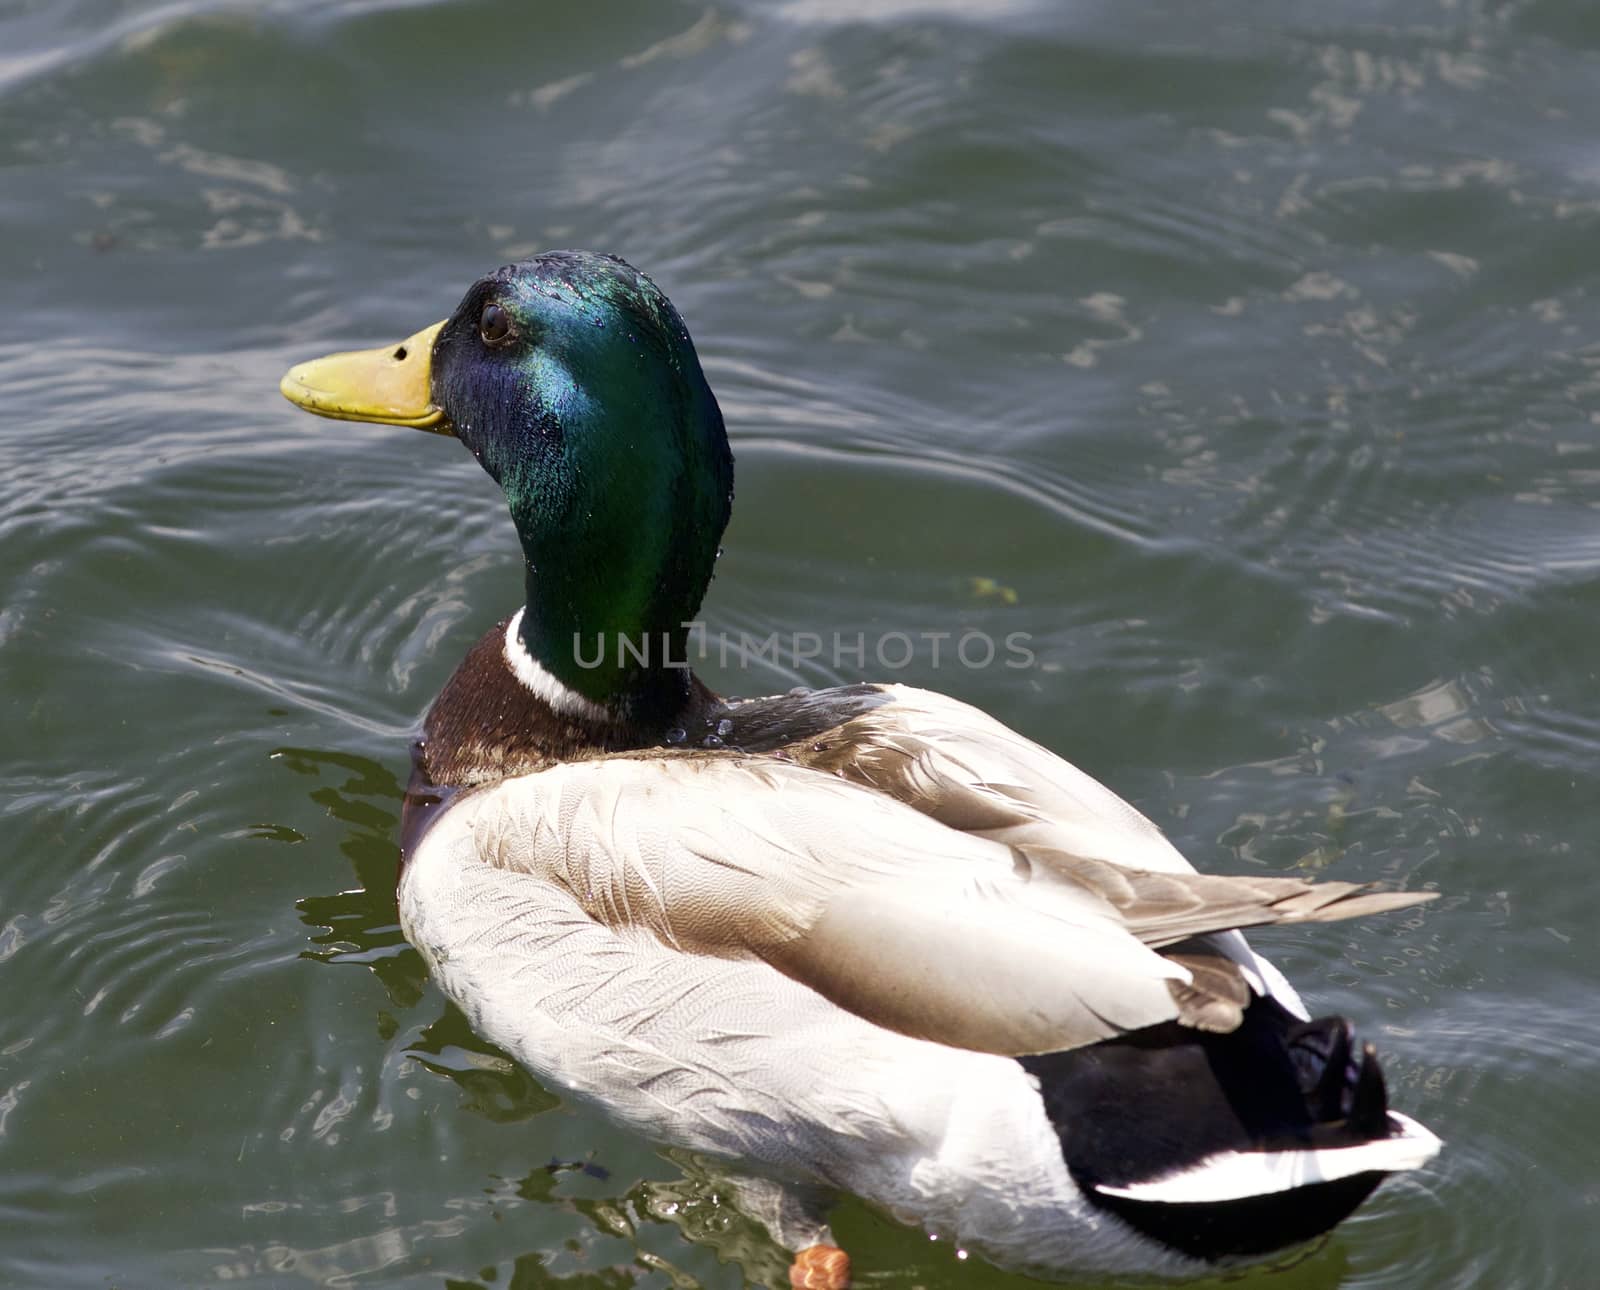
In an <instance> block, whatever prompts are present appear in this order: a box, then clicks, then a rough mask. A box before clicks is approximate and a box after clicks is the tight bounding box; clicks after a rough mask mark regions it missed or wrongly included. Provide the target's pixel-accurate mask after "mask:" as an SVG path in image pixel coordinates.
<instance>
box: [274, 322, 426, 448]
mask: <svg viewBox="0 0 1600 1290" xmlns="http://www.w3.org/2000/svg"><path fill="white" fill-rule="evenodd" d="M443 326H444V323H442V322H437V323H434V325H433V326H432V327H424V328H423V329H422V330H421V331H419V332H418V333H417V334H416V335H415V336H408V337H407V338H406V339H405V340H403V341H401V342H400V343H399V344H398V345H388V346H384V347H383V348H381V349H357V350H350V351H348V352H347V353H343V354H329V355H328V356H327V357H326V358H314V359H312V360H311V361H310V362H309V363H297V364H295V365H294V366H293V367H291V368H290V369H289V370H288V372H287V373H286V374H285V375H284V378H283V380H281V381H280V382H278V389H279V390H280V391H282V393H283V397H284V398H286V399H288V400H289V402H290V403H293V404H295V405H296V406H297V407H302V408H304V409H305V410H306V411H307V412H315V413H316V414H317V415H318V416H319V417H333V418H334V419H335V420H338V421H377V422H381V423H382V424H384V425H391V426H411V427H413V428H414V429H417V430H431V431H433V432H434V433H435V434H448V435H453V434H454V433H455V431H454V429H452V428H451V425H450V422H449V420H448V419H447V418H446V417H445V415H444V409H442V408H440V407H438V406H437V405H436V404H435V403H434V401H433V384H432V374H433V341H434V337H436V336H437V335H438V334H439V328H441V327H443Z"/></svg>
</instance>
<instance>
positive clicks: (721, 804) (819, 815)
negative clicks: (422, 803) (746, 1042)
mask: <svg viewBox="0 0 1600 1290" xmlns="http://www.w3.org/2000/svg"><path fill="white" fill-rule="evenodd" d="M460 806H461V807H463V808H466V807H468V804H467V802H465V801H463V802H462V803H461V804H460ZM455 809H458V808H452V810H455ZM468 809H469V811H470V820H471V825H470V827H471V829H472V835H473V848H474V851H475V853H476V854H477V856H478V858H479V859H480V860H481V861H482V862H484V863H487V864H489V865H492V866H495V867H498V868H502V869H507V870H514V871H519V872H523V873H528V874H532V875H534V876H536V877H538V878H539V879H540V880H541V881H545V882H548V883H551V884H554V885H556V886H557V887H558V888H560V889H561V890H562V891H563V892H564V893H565V894H567V895H570V897H571V898H573V899H575V900H576V901H577V903H578V904H579V906H580V907H581V908H582V909H583V910H584V911H585V912H586V913H587V914H588V916H589V917H590V918H592V919H593V920H595V921H596V922H597V923H600V924H602V925H604V926H606V927H608V928H610V929H612V930H613V931H614V932H615V933H616V934H617V935H618V937H619V938H621V939H622V940H623V941H626V940H627V939H628V938H630V937H640V936H648V937H651V938H653V939H655V940H656V941H658V942H660V943H661V944H665V945H668V946H670V947H672V948H674V949H677V950H679V951H681V952H683V953H685V954H692V955H704V956H710V957H714V958H733V959H759V960H762V961H764V962H766V963H768V964H770V965H771V966H772V967H774V968H776V969H778V970H779V971H781V972H782V973H784V974H785V975H787V976H789V977H791V978H793V979H794V980H796V981H798V982H800V983H802V984H804V985H806V986H809V987H810V988H812V989H814V990H816V991H817V992H818V993H819V994H821V995H823V996H824V997H826V998H828V999H829V1000H831V1001H832V1002H834V1003H835V1004H837V1005H838V1006H840V1007H842V1008H845V1009H847V1010H848V1011H850V1012H852V1013H855V1014H856V1015H858V1016H860V1017H863V1018H865V1019H867V1020H869V1021H871V1022H873V1023H874V1024H877V1025H880V1026H884V1027H886V1028H888V1029H891V1030H895V1031H899V1032H901V1033H903V1034H908V1035H912V1036H915V1037H918V1038H923V1039H929V1040H933V1041H935V1042H938V1043H943V1044H948V1045H952V1046H955V1047H960V1048H968V1049H974V1050H977V1051H981V1052H993V1053H1007V1054H1019V1053H1030V1052H1052V1051H1058V1050H1061V1049H1065V1048H1073V1047H1077V1046H1080V1045H1083V1044H1088V1043H1092V1042H1095V1041H1097V1040H1100V1039H1105V1038H1109V1037H1111V1036H1113V1035H1117V1034H1120V1033H1123V1032H1125V1031H1128V1030H1133V1029H1138V1028H1141V1027H1145V1026H1149V1025H1154V1024H1157V1023H1159V1022H1162V1021H1167V1020H1172V1019H1179V1018H1182V1017H1183V1016H1184V1012H1185V1005H1184V1002H1183V1001H1184V998H1185V997H1186V995H1187V994H1189V993H1192V992H1193V988H1194V981H1195V979H1196V971H1195V969H1194V968H1192V967H1190V966H1186V965H1185V964H1184V963H1182V962H1179V961H1175V960H1173V959H1170V958H1167V957H1164V956H1162V955H1161V954H1159V953H1157V952H1156V950H1155V949H1153V948H1151V945H1149V944H1146V943H1145V941H1144V940H1143V939H1142V934H1151V935H1152V936H1153V939H1154V940H1155V941H1156V942H1157V943H1165V940H1166V939H1170V934H1171V933H1173V930H1174V929H1175V928H1176V927H1179V926H1181V927H1182V929H1183V934H1184V935H1187V934H1189V929H1191V928H1194V929H1198V930H1200V931H1215V930H1221V929H1225V928H1231V927H1237V926H1241V925H1248V924H1251V923H1258V922H1276V921H1283V920H1286V919H1293V920H1299V919H1303V918H1326V917H1337V916H1338V914H1337V913H1336V912H1332V913H1330V912H1329V911H1330V910H1336V908H1337V904H1338V902H1339V900H1340V899H1351V898H1355V899H1359V898H1356V897H1353V896H1352V890H1353V889H1351V888H1350V887H1349V885H1348V884H1326V885H1325V887H1324V888H1319V889H1317V890H1319V891H1325V892H1326V898H1324V897H1321V896H1319V897H1318V898H1317V900H1316V901H1311V900H1310V899H1309V898H1307V897H1306V896H1305V893H1306V892H1307V891H1309V890H1312V888H1311V887H1310V884H1307V883H1302V882H1299V881H1297V880H1294V879H1276V880H1272V879H1252V880H1248V882H1249V886H1248V889H1246V888H1239V889H1237V890H1235V889H1232V888H1228V887H1226V884H1227V883H1228V881H1229V880H1227V879H1220V878H1203V879H1194V880H1195V881H1199V882H1204V883H1207V884H1212V886H1211V888H1210V889H1209V890H1208V892H1207V896H1206V898H1207V899H1211V900H1215V901H1216V902H1217V910H1218V912H1217V915H1216V917H1215V918H1213V919H1208V918H1207V917H1206V915H1205V913H1204V912H1203V904H1204V901H1203V900H1199V899H1190V900H1187V901H1182V900H1180V899H1179V898H1178V897H1177V896H1176V895H1175V893H1174V890H1173V884H1175V883H1176V884H1177V885H1178V886H1179V887H1181V886H1182V883H1183V878H1182V877H1181V876H1177V875H1169V874H1161V875H1146V874H1139V873H1134V872H1132V871H1127V870H1116V871H1115V872H1114V873H1111V874H1109V875H1108V874H1105V873H1088V874H1086V875H1085V877H1086V879H1087V880H1086V881H1074V880H1072V879H1071V878H1070V877H1069V876H1067V872H1066V871H1065V870H1062V871H1060V872H1057V871H1056V870H1054V869H1050V870H1049V871H1048V872H1047V873H1045V874H1044V875H1041V872H1040V870H1039V867H1038V866H1037V865H1036V864H1034V863H1033V862H1032V861H1030V860H1029V859H1028V857H1027V856H1026V855H1025V854H1024V853H1023V852H1022V851H1021V850H1020V849H1018V848H1013V847H1011V846H1008V845H1006V844H1004V843H1002V842H998V841H995V840H992V839H988V838H983V837H978V836H975V835H974V834H971V833H965V832H961V831H959V830H956V829H952V828H948V827H945V826H944V825H942V824H940V823H939V822H938V821H937V820H935V819H933V818H931V817H930V816H928V815H925V814H921V813H919V812H917V811H914V810H910V809H908V808H907V807H905V806H904V805H902V804H901V803H899V802H896V801H895V800H893V799H891V798H889V797H885V796H883V795H882V794H879V793H874V792H870V791H867V790H866V789H864V788H863V787H861V786H860V785H857V784H852V783H850V782H849V781H847V780H845V779H842V778H839V777H836V776H830V775H827V774H824V773H822V772H820V771H817V770H815V769H811V768H807V767H803V766H798V765H794V764H789V763H785V762H782V761H778V760H774V759H770V758H756V757H737V756H727V755H721V756H716V757H696V756H667V757H653V758H631V757H616V758H609V759H602V760H595V761H587V762H576V763H568V764H565V765H560V766H555V767H552V768H551V769H549V770H546V771H542V772H540V773H538V774H535V775H528V776H523V777H520V778H517V779H512V780H507V781H504V782H503V783H501V784H499V785H496V786H495V787H494V788H491V789H484V790H480V791H479V792H478V793H475V794H473V795H472V801H471V805H470V808H468ZM1103 868H1107V869H1109V868H1110V867H1109V866H1103ZM1110 878H1115V880H1116V881H1110V880H1109V879H1110ZM1145 879H1149V880H1151V881H1154V882H1156V883H1157V884H1158V885H1157V886H1156V887H1155V888H1153V889H1152V895H1151V898H1150V899H1148V900H1146V899H1145V898H1144V897H1142V896H1141V894H1140V887H1141V884H1142V882H1143V881H1144V880H1145ZM1180 905H1181V906H1182V909H1181V912H1178V910H1179V906H1180Z"/></svg>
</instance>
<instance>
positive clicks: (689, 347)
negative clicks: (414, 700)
mask: <svg viewBox="0 0 1600 1290" xmlns="http://www.w3.org/2000/svg"><path fill="white" fill-rule="evenodd" d="M281 388H282V390H283V393H284V395H285V396H286V397H287V398H288V399H289V400H290V401H291V402H293V403H295V404H298V405H299V406H300V407H302V408H305V409H306V410H307V411H310V412H315V413H318V414H319V415H321V416H326V417H335V418H338V419H341V420H349V421H376V422H381V423H384V424H388V425H399V426H412V427H415V428H417V429H422V430H431V431H433V432H435V433H439V434H448V435H454V436H455V437H456V438H458V439H460V440H461V442H462V443H464V444H466V445H467V447H468V448H470V449H471V450H472V454H473V456H475V457H476V458H477V459H478V461H479V462H480V463H481V464H482V466H483V468H484V469H485V470H487V471H488V472H489V474H490V475H492V476H493V477H494V479H495V481H496V482H497V483H498V484H499V485H500V487H501V489H502V491H503V492H504V493H505V496H506V502H507V503H508V505H509V506H510V508H511V515H512V518H513V519H514V520H515V522H516V526H517V533H518V535H519V536H520V537H521V539H522V550H523V555H524V557H525V559H526V561H527V595H528V600H527V607H526V609H525V611H524V613H523V616H522V622H521V627H520V631H521V635H522V641H523V644H524V645H525V647H526V648H527V650H528V652H529V653H530V655H531V656H532V657H533V659H534V660H535V661H536V662H537V663H538V664H539V665H540V666H542V667H543V668H544V669H545V671H546V672H548V673H549V674H551V675H552V676H553V677H554V678H555V680H557V681H558V682H560V684H561V685H562V686H565V687H567V689H568V690H571V691H574V692H576V694H578V695H580V696H582V698H584V699H587V700H588V701H590V702H591V703H597V704H600V705H602V706H605V707H607V708H610V709H612V710H613V711H617V712H619V713H621V714H623V715H634V716H641V717H642V716H646V715H650V714H651V711H652V710H653V709H663V708H670V707H671V706H672V705H673V704H674V703H676V702H680V701H681V699H682V696H683V693H684V692H685V691H686V688H687V685H688V675H687V673H686V672H685V671H684V670H683V669H682V667H681V663H682V660H683V658H684V643H685V634H686V630H685V627H684V624H685V623H686V622H687V621H689V620H690V619H692V618H693V617H694V614H695V612H696V611H697V610H698V609H699V607H700V600H701V597H702V596H703V595H704V594H705V589H706V584H707V583H708V582H709V581H710V579H711V570H712V565H713V563H714V562H715V560H716V557H717V548H718V543H719V541H720V540H721V537H722V531H723V529H724V527H725V526H726V525H727V522H728V513H729V508H730V506H731V504H732V498H733V457H732V454H731V453H730V452H729V449H728V439H727V434H726V432H725V431H724V429H723V424H722V413H721V411H720V409H719V408H718V407H717V400H716V398H715V396H713V394H712V393H711V387H710V386H709V385H707V384H706V379H705V375H704V374H703V373H702V372H701V370H700V361H699V359H698V357H697V356H696V355H695V350H694V344H693V342H692V341H691V340H690V339H689V333H688V330H687V329H686V328H685V327H684V324H683V319H682V318H680V317H679V316H678V311H677V310H676V309H674V308H673V307H672V303H671V302H670V301H669V300H668V299H667V298H666V296H664V295H663V294H662V293H661V291H660V290H659V289H658V288H657V287H656V285H655V284H654V283H653V282H651V281H650V279H649V278H647V277H645V275H644V274H642V273H640V272H639V271H638V270H637V269H634V268H633V267H632V266H631V265H628V264H626V263H624V262H623V261H622V260H619V259H617V258H615V257H613V256H606V255H595V254H592V253H589V252H581V251H552V252H549V253H547V254H544V255H540V256H536V257H534V258H533V259H531V260H523V261H521V262H519V263H517V264H511V265H507V266H506V267H505V268H502V269H498V270H496V271H495V272H494V273H491V274H489V275H487V276H486V277H483V278H480V279H479V280H478V281H477V282H475V283H473V284H472V286H471V287H470V288H469V289H468V291H467V294H466V295H465V297H463V299H462V301H461V304H460V305H459V306H457V308H456V311H455V313H453V314H451V315H450V317H449V318H447V319H446V320H445V321H444V322H442V323H436V324H435V325H434V326H432V327H428V328H426V329H424V330H423V331H419V332H417V333H416V334H415V335H414V336H411V337H410V338H409V339H407V340H405V341H402V342H401V343H400V344H399V345H391V346H386V347H384V348H382V349H375V350H364V351H360V352H356V353H347V354H334V355H331V356H329V357H327V358H322V359H317V360H314V361H313V362H309V363H302V364H300V365H299V366H297V367H295V368H293V369H291V370H290V372H289V373H288V375H287V376H285V377H284V378H283V382H282V386H281ZM619 636H620V637H621V638H623V639H624V640H626V641H628V642H629V643H630V644H631V645H632V646H633V647H634V648H633V649H620V650H619V648H618V644H617V642H618V638H619ZM600 641H603V642H604V646H605V649H604V656H603V660H602V661H601V662H600V663H599V664H598V665H589V664H591V663H592V661H593V659H594V658H595V655H596V652H597V648H598V643H599V642H600ZM645 647H648V648H647V650H646V648H645ZM640 653H645V654H646V656H647V661H640V660H639V658H638V657H637V655H638V654H640ZM664 653H666V654H667V657H665V658H664V657H663V654H664ZM619 655H620V658H619ZM669 661H675V662H677V663H678V664H680V666H678V667H670V666H665V664H666V663H667V662H669Z"/></svg>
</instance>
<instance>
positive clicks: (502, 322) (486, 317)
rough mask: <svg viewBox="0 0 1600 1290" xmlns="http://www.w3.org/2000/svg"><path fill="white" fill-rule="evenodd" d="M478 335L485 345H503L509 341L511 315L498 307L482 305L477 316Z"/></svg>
mask: <svg viewBox="0 0 1600 1290" xmlns="http://www.w3.org/2000/svg"><path fill="white" fill-rule="evenodd" d="M478 335H479V336H481V337H483V343H484V344H485V345H504V344H505V343H506V342H507V341H508V340H510V339H511V315H510V314H508V313H507V312H506V311H505V310H504V309H502V308H501V307H500V306H499V305H495V304H488V305H484V307H483V313H481V314H480V315H479V316H478Z"/></svg>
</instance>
